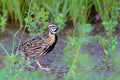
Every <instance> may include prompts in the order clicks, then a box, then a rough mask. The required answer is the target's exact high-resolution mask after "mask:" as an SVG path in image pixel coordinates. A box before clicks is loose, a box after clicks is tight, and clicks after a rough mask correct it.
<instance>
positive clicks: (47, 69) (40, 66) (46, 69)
mask: <svg viewBox="0 0 120 80" xmlns="http://www.w3.org/2000/svg"><path fill="white" fill-rule="evenodd" d="M35 62H36V63H37V65H38V66H39V68H40V69H41V70H45V71H50V70H51V68H44V67H42V65H41V64H40V63H39V61H38V60H36V59H35Z"/></svg>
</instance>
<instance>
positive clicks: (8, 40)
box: [0, 24, 120, 80]
mask: <svg viewBox="0 0 120 80" xmlns="http://www.w3.org/2000/svg"><path fill="white" fill-rule="evenodd" d="M7 26H9V27H8V28H7V29H6V31H5V32H4V33H2V32H0V34H1V35H0V43H2V44H4V46H5V48H6V49H7V50H8V52H10V53H11V45H12V41H13V35H14V33H15V32H16V31H17V30H18V27H17V26H16V25H12V24H8V25H7ZM96 26H97V27H100V29H98V28H96ZM94 27H95V28H94V31H93V32H92V33H91V34H92V35H96V34H100V35H102V36H104V35H105V33H104V30H103V27H102V25H101V24H95V25H94ZM71 32H72V28H71V26H69V27H66V28H65V29H64V30H63V31H62V32H61V33H60V34H59V39H58V42H57V44H56V46H55V48H54V49H53V50H52V51H51V52H50V53H48V54H47V55H46V56H44V57H43V58H41V60H40V63H41V65H43V66H44V67H53V68H56V69H57V68H60V69H61V70H62V71H63V72H57V73H56V79H55V80H64V79H63V76H64V75H65V73H66V72H67V71H68V68H67V66H66V64H65V62H64V60H63V56H64V47H65V45H66V43H65V41H66V40H67V36H68V34H70V33H71ZM119 33H120V31H119V25H118V27H117V31H116V33H115V34H116V35H118V45H117V46H118V47H117V48H118V49H117V52H119V51H120V50H119V48H120V37H119V36H120V35H119ZM29 37H30V36H29V35H28V34H26V33H25V34H24V37H23V39H22V41H24V40H25V39H27V38H29ZM19 38H20V34H19V35H18V38H16V40H17V39H19ZM17 41H19V40H17ZM85 48H87V50H85V52H89V53H90V54H91V56H92V57H94V59H96V61H97V62H100V61H101V59H102V53H103V51H102V48H101V46H100V45H99V44H98V43H97V42H94V43H90V44H88V45H87V46H86V47H85ZM1 53H3V51H2V49H1V48H0V54H1ZM33 65H34V66H35V64H33ZM109 73H111V72H109V71H108V72H106V75H109Z"/></svg>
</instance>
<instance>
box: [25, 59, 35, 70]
mask: <svg viewBox="0 0 120 80" xmlns="http://www.w3.org/2000/svg"><path fill="white" fill-rule="evenodd" d="M29 61H30V58H29V57H27V60H26V61H25V63H26V64H29ZM27 67H28V68H32V69H35V68H34V67H33V66H31V65H29V66H27Z"/></svg>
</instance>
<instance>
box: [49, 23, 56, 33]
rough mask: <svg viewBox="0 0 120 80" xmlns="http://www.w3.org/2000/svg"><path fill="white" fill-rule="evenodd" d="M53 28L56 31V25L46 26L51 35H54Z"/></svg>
mask: <svg viewBox="0 0 120 80" xmlns="http://www.w3.org/2000/svg"><path fill="white" fill-rule="evenodd" d="M55 27H56V29H57V27H58V25H57V24H50V25H49V26H48V28H49V31H50V32H51V33H52V34H55V33H56V29H55Z"/></svg>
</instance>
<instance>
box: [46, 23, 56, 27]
mask: <svg viewBox="0 0 120 80" xmlns="http://www.w3.org/2000/svg"><path fill="white" fill-rule="evenodd" d="M51 26H57V25H55V24H50V25H49V26H48V27H51Z"/></svg>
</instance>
